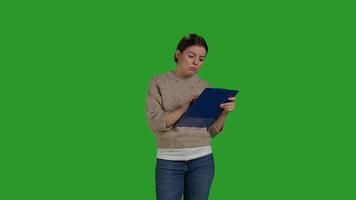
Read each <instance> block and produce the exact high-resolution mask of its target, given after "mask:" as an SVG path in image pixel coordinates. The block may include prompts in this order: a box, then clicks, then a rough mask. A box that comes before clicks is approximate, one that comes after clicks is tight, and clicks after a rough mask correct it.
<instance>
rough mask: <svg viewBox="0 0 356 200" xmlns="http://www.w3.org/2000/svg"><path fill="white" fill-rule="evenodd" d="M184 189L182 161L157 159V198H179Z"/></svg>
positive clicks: (159, 199) (173, 199)
mask: <svg viewBox="0 0 356 200" xmlns="http://www.w3.org/2000/svg"><path fill="white" fill-rule="evenodd" d="M183 189H184V163H183V162H180V161H169V160H162V159H157V163H156V197H157V200H181V199H182V194H183Z"/></svg>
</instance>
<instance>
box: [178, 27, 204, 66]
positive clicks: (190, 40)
mask: <svg viewBox="0 0 356 200" xmlns="http://www.w3.org/2000/svg"><path fill="white" fill-rule="evenodd" d="M193 45H198V46H202V47H204V49H205V51H206V55H207V54H208V44H207V43H206V42H205V40H204V38H203V37H202V36H200V35H198V34H195V33H191V34H187V35H185V36H183V38H182V39H181V40H180V41H179V43H178V45H177V49H176V50H179V51H180V52H183V51H184V50H185V49H186V48H188V47H190V46H193ZM177 61H178V59H177V57H176V53H174V62H177Z"/></svg>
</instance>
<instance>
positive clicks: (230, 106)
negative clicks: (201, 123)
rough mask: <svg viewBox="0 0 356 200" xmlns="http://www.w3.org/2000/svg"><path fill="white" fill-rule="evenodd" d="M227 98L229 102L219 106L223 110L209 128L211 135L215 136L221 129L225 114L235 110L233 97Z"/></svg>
mask: <svg viewBox="0 0 356 200" xmlns="http://www.w3.org/2000/svg"><path fill="white" fill-rule="evenodd" d="M229 100H230V102H227V103H223V104H221V105H220V108H221V109H223V111H222V112H221V114H220V115H219V117H218V118H216V120H215V121H214V123H213V125H211V127H210V128H209V132H210V134H211V136H212V137H214V136H216V135H217V134H219V133H220V132H221V131H222V130H223V128H224V123H225V120H226V117H227V114H228V113H229V112H232V111H234V110H235V97H230V98H229Z"/></svg>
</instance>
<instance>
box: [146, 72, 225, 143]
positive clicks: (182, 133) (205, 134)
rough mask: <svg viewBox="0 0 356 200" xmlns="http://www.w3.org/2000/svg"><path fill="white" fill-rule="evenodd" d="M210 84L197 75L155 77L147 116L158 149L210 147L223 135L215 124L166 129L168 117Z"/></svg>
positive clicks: (149, 96)
mask: <svg viewBox="0 0 356 200" xmlns="http://www.w3.org/2000/svg"><path fill="white" fill-rule="evenodd" d="M208 87H211V86H210V84H209V83H208V82H207V81H205V80H203V79H201V78H199V77H198V76H197V75H194V76H191V77H188V78H181V77H179V76H177V75H176V74H175V73H174V72H172V71H170V72H167V73H164V74H161V75H158V76H156V77H154V78H153V79H152V80H151V82H150V86H149V89H148V94H147V99H146V113H147V120H148V125H149V127H150V129H151V130H152V131H153V132H154V133H155V136H156V140H157V148H170V149H181V148H191V147H200V146H207V145H210V143H211V138H212V137H214V136H215V135H217V134H218V133H219V131H218V130H216V128H215V126H214V123H213V124H212V126H211V127H209V128H208V129H207V128H192V127H165V118H166V116H167V114H168V112H172V111H174V110H176V109H178V108H179V107H181V106H182V105H184V103H186V102H187V101H188V100H189V98H190V97H191V96H192V95H193V94H197V95H200V94H201V92H202V91H203V90H204V89H205V88H208Z"/></svg>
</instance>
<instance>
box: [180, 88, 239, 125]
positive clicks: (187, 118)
mask: <svg viewBox="0 0 356 200" xmlns="http://www.w3.org/2000/svg"><path fill="white" fill-rule="evenodd" d="M238 92H239V90H228V89H222V88H205V89H204V91H203V92H202V93H201V94H200V96H199V97H198V98H197V99H196V100H195V101H194V102H193V103H192V104H191V105H190V106H189V108H188V110H187V111H186V112H185V113H184V114H183V115H182V117H181V118H180V119H179V120H178V121H177V122H176V124H175V127H197V128H202V127H206V128H208V127H210V125H211V124H212V123H213V122H214V120H215V119H216V118H217V117H218V116H219V115H220V113H221V112H222V109H221V108H220V104H222V103H226V102H228V101H229V100H228V99H229V97H234V96H236V95H237V93H238Z"/></svg>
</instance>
